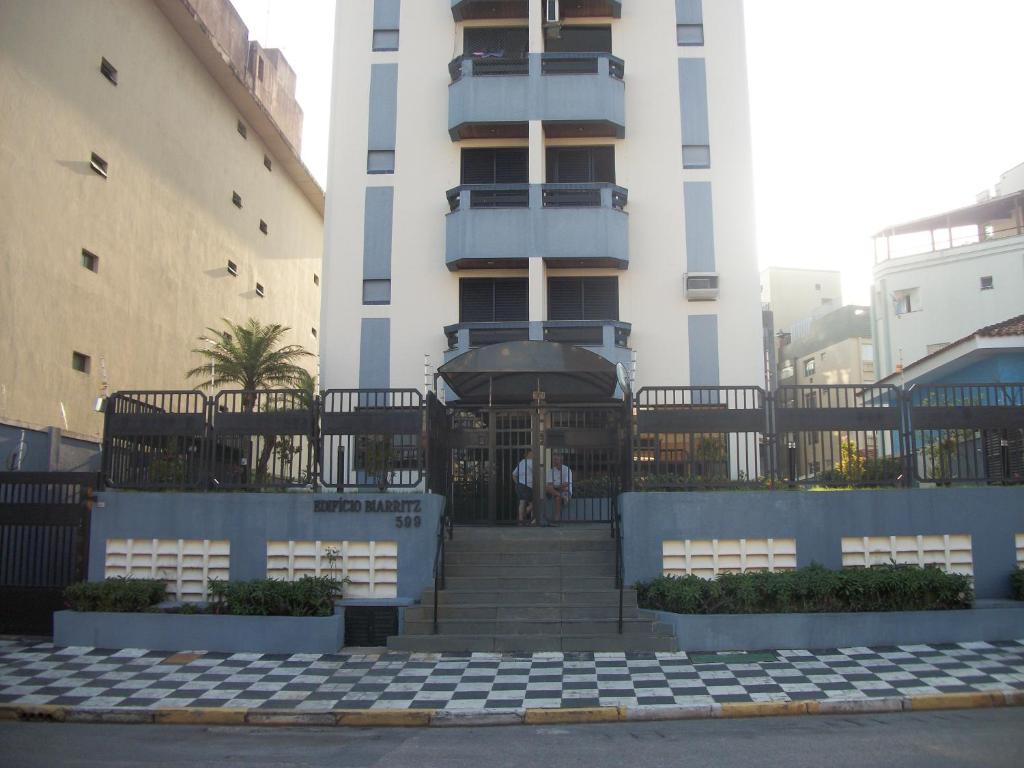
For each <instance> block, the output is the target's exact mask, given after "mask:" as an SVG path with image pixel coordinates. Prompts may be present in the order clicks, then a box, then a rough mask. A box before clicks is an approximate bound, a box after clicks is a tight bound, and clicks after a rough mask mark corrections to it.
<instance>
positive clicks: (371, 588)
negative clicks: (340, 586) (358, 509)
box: [267, 541, 398, 598]
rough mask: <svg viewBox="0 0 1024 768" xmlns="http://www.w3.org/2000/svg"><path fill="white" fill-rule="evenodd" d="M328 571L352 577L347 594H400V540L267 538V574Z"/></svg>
mask: <svg viewBox="0 0 1024 768" xmlns="http://www.w3.org/2000/svg"><path fill="white" fill-rule="evenodd" d="M332 553H333V555H334V562H333V571H332V563H331V554H332ZM328 575H331V576H334V577H335V578H339V579H340V578H343V577H346V576H347V577H348V578H349V580H350V582H351V583H350V584H346V585H345V588H344V595H345V597H382V598H383V597H397V596H398V542H396V541H268V542H267V577H268V578H272V579H285V580H287V581H293V580H295V579H299V578H301V577H303V576H328Z"/></svg>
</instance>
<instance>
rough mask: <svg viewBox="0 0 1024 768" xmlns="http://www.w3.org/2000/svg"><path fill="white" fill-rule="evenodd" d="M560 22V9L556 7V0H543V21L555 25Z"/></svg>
mask: <svg viewBox="0 0 1024 768" xmlns="http://www.w3.org/2000/svg"><path fill="white" fill-rule="evenodd" d="M561 20H562V13H561V9H560V8H559V7H558V0H545V2H544V21H545V22H546V23H548V24H557V23H558V22H560V21H561Z"/></svg>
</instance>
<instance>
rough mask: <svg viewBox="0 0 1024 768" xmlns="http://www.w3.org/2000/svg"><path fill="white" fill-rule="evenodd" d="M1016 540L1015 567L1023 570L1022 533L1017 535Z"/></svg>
mask: <svg viewBox="0 0 1024 768" xmlns="http://www.w3.org/2000/svg"><path fill="white" fill-rule="evenodd" d="M1015 538H1016V539H1017V566H1018V567H1020V568H1024V533H1018V534H1017V536H1016V537H1015Z"/></svg>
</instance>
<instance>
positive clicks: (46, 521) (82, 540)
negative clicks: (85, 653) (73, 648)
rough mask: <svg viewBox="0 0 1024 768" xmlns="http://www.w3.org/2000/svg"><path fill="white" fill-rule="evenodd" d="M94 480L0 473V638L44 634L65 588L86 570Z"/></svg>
mask: <svg viewBox="0 0 1024 768" xmlns="http://www.w3.org/2000/svg"><path fill="white" fill-rule="evenodd" d="M96 485H97V476H96V475H93V474H88V473H74V472H66V473H59V472H45V473H44V472H39V473H36V472H0V634H32V635H49V634H52V632H53V612H54V611H55V610H59V609H61V608H62V607H63V597H62V596H63V593H64V588H65V587H66V586H67V585H68V584H72V583H74V582H76V581H84V580H85V578H86V574H87V570H88V565H89V506H90V500H91V498H92V493H93V490H94V489H95V488H96Z"/></svg>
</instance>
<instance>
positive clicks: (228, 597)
mask: <svg viewBox="0 0 1024 768" xmlns="http://www.w3.org/2000/svg"><path fill="white" fill-rule="evenodd" d="M342 584H343V582H341V581H338V580H337V579H331V578H327V577H326V576H303V577H302V578H301V579H298V580H296V581H279V580H277V579H256V580H254V581H213V580H211V581H210V602H209V603H208V604H207V605H205V606H196V605H193V604H191V603H186V604H185V605H183V606H179V607H177V608H169V609H167V612H168V613H220V614H231V615H234V616H330V615H331V614H333V613H334V601H335V600H336V599H337V598H339V597H341V588H342ZM64 599H65V602H66V603H67V605H68V607H69V608H71V609H72V610H74V611H104V612H111V613H144V612H153V611H157V610H160V609H159V608H158V607H157V605H158V604H159V603H161V602H163V601H164V600H166V599H167V589H166V585H165V583H164V582H163V581H159V580H152V579H131V578H124V577H117V578H111V579H106V580H105V581H87V582H81V583H78V584H72V585H71V586H69V587H68V588H67V589H65V590H64Z"/></svg>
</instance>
